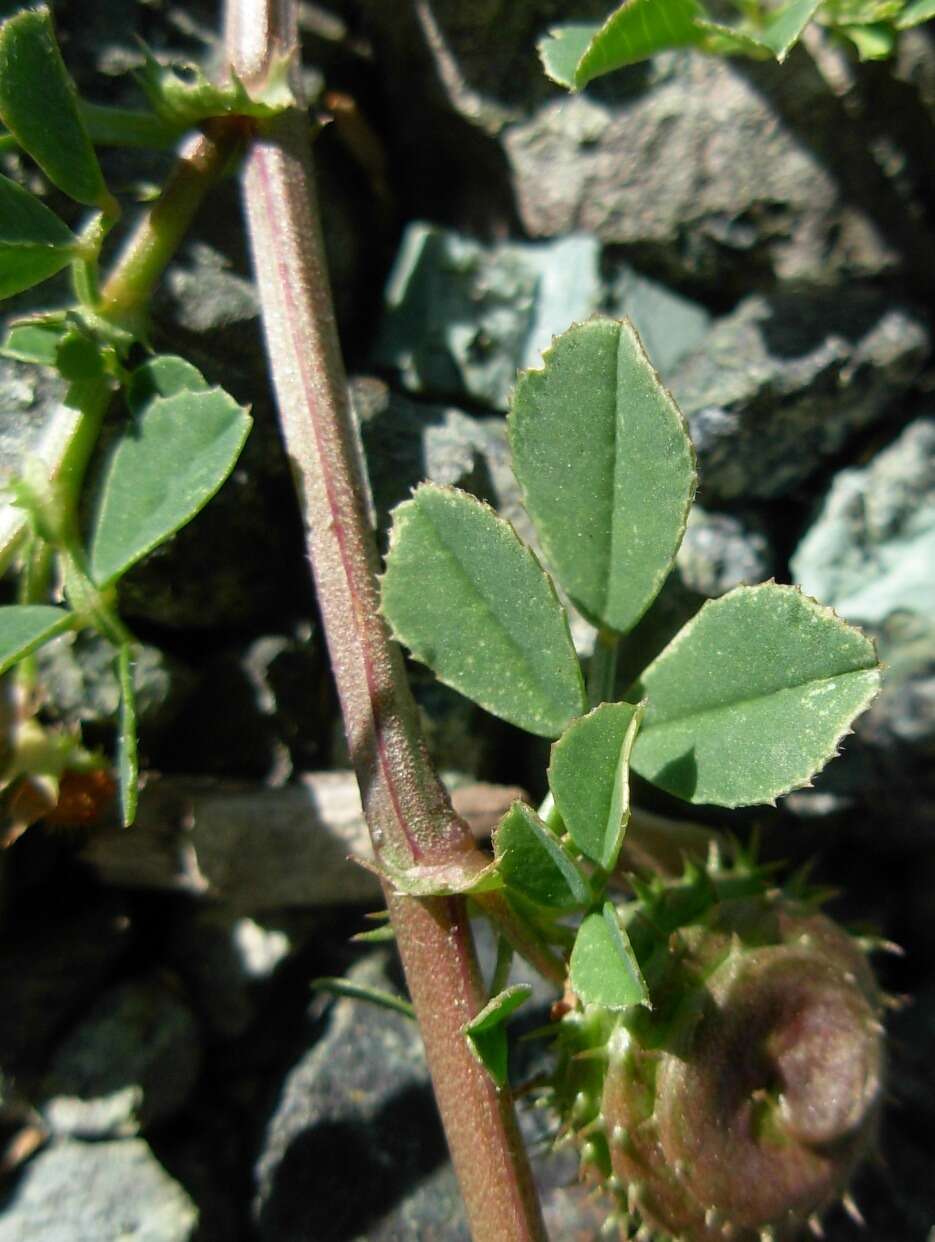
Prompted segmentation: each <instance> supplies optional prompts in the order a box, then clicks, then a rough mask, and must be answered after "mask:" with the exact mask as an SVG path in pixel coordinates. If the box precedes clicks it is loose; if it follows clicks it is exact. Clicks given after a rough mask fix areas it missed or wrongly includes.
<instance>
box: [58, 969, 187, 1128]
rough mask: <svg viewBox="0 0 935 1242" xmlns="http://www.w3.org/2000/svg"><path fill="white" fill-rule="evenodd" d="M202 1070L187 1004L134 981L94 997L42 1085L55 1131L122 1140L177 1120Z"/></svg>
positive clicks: (161, 986)
mask: <svg viewBox="0 0 935 1242" xmlns="http://www.w3.org/2000/svg"><path fill="white" fill-rule="evenodd" d="M200 1067H201V1045H200V1039H199V1033H198V1027H197V1024H196V1022H195V1019H194V1015H193V1014H192V1012H191V1010H190V1009H189V1007H188V1005H187V1004H185V1002H184V1001H183V1000H182V999H181V998H180V997H179V996H178V995H177V993H176V992H175V990H174V989H172V988H170V987H168V986H167V985H166V984H165V983H162V982H160V981H159V980H157V979H155V978H153V979H146V980H134V981H131V982H129V983H124V984H120V985H118V986H117V987H115V988H111V989H110V991H108V992H105V993H104V994H103V996H101V997H99V999H98V1000H97V1002H96V1003H95V1005H94V1006H93V1007H92V1009H91V1010H90V1012H89V1013H87V1014H86V1015H85V1017H84V1018H83V1020H82V1021H81V1022H80V1023H79V1024H78V1026H77V1027H75V1029H74V1030H73V1031H72V1032H71V1033H70V1034H69V1035H68V1036H67V1038H66V1039H65V1040H64V1042H63V1043H62V1044H60V1045H59V1047H58V1048H57V1049H56V1052H55V1054H54V1056H53V1058H52V1063H51V1066H50V1069H49V1072H48V1074H47V1075H46V1077H45V1080H44V1082H43V1084H42V1087H41V1095H42V1098H43V1102H42V1105H41V1112H42V1115H43V1117H44V1118H45V1121H46V1124H47V1125H48V1127H49V1129H50V1131H51V1132H52V1133H53V1134H56V1135H60V1136H68V1137H77V1138H93V1139H103V1138H122V1137H124V1136H126V1135H132V1134H137V1133H139V1132H140V1131H143V1130H147V1129H150V1128H151V1127H152V1126H154V1125H157V1124H159V1123H161V1122H164V1121H167V1120H168V1119H169V1118H171V1117H173V1116H175V1115H176V1114H177V1113H178V1112H179V1111H180V1109H182V1107H183V1106H184V1105H185V1103H186V1102H187V1100H188V1098H189V1095H190V1094H191V1092H192V1089H193V1088H194V1085H195V1082H196V1080H197V1078H198V1073H199V1070H200Z"/></svg>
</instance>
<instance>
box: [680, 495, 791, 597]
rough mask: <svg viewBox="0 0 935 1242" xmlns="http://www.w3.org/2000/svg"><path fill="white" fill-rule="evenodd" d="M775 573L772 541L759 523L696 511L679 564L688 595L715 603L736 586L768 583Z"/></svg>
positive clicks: (693, 509) (729, 515) (722, 514)
mask: <svg viewBox="0 0 935 1242" xmlns="http://www.w3.org/2000/svg"><path fill="white" fill-rule="evenodd" d="M772 573H773V552H772V548H771V547H770V542H769V538H768V536H767V535H766V532H765V530H764V529H763V527H762V526H761V525H759V524H758V523H757V522H756V521H755V519H752V518H744V517H740V516H738V515H737V514H733V513H710V512H708V511H707V510H706V509H703V508H702V507H701V505H694V506H693V507H692V510H691V512H690V513H689V515H688V526H687V528H686V530H685V536H684V538H683V539H682V544H681V547H680V548H679V550H678V555H677V556H676V560H675V574H676V577H677V578H678V579H679V581H680V583H681V585H682V587H683V588H684V589H685V590H686V591H689V592H691V593H692V594H694V595H698V596H703V597H704V598H706V599H715V598H716V597H717V596H719V595H723V594H724V593H725V592H726V591H730V590H732V589H733V588H734V587H736V586H742V585H750V584H752V583H755V582H764V581H765V580H766V579H767V578H769V577H770V576H771V574H772Z"/></svg>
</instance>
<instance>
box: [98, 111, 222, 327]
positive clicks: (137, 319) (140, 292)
mask: <svg viewBox="0 0 935 1242" xmlns="http://www.w3.org/2000/svg"><path fill="white" fill-rule="evenodd" d="M243 137H244V125H243V123H242V122H240V121H238V120H236V119H233V120H232V119H229V118H223V119H222V118H218V119H216V120H214V121H211V122H208V123H206V125H205V128H204V131H203V132H202V133H199V134H196V135H194V136H193V137H192V138H191V139H190V140H189V142H188V143H187V144H186V145H185V147H184V148H183V149H182V151H181V153H180V155H179V159H178V162H177V163H176V166H175V168H174V169H173V172H172V175H171V177H170V178H169V180H168V181H167V183H166V186H165V189H164V190H163V192H162V194H161V195H160V196H159V198H158V199H157V201H156V202H155V203H154V204H153V206H152V207H151V208H150V209H149V210H148V211H147V212H146V214H145V216H144V217H143V220H142V222H141V224H140V225H139V227H138V228H137V229H136V231H135V232H134V233H132V234H131V236H130V238H129V240H128V242H127V244H126V246H125V247H124V250H123V252H122V254H121V255H120V257H119V259H118V260H117V264H116V267H115V268H114V270H113V271H112V272H111V274H110V276H109V277H108V279H107V281H106V282H105V284H104V287H103V289H102V290H101V298H100V302H99V305H98V310H99V311H100V313H101V314H102V315H104V316H105V317H106V318H108V319H112V320H114V321H115V322H117V323H122V324H125V325H126V326H127V327H129V328H130V330H131V331H133V332H135V333H137V334H141V333H142V331H143V329H144V328H145V311H146V307H147V305H148V303H149V300H150V298H151V297H152V294H153V290H154V289H155V287H156V285H157V283H158V282H159V280H160V278H161V277H162V273H163V272H164V271H165V269H166V266H167V265H168V263H169V261H170V260H171V258H172V256H173V255H174V254H175V252H176V250H177V249H178V247H179V245H180V243H181V242H182V240H183V239H184V237H185V235H186V233H187V232H188V230H189V228H190V227H191V223H192V220H193V219H194V217H195V213H196V212H197V210H198V208H199V207H200V206H201V203H202V201H203V199H204V197H205V195H206V194H207V192H208V190H210V188H211V187H212V186H213V185H214V183H215V182H216V181H217V180H218V178H219V177H220V176H221V175H222V174H223V173H224V171H225V169H226V168H227V167H228V166H229V164H230V161H231V159H232V157H233V155H234V154H235V152H236V151H237V148H238V147H239V146H240V144H241V143H242V141H243Z"/></svg>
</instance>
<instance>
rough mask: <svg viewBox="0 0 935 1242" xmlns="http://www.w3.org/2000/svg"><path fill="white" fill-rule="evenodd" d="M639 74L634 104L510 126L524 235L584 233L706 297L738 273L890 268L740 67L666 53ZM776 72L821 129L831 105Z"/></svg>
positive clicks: (559, 107) (559, 108) (575, 104)
mask: <svg viewBox="0 0 935 1242" xmlns="http://www.w3.org/2000/svg"><path fill="white" fill-rule="evenodd" d="M644 72H645V76H644V79H643V83H644V85H643V84H637V83H638V79H637V78H636V75H632V74H631V77H630V82H631V83H633V84H634V85H636V89H635V90H634V89H633V85H631V86H630V90H631V91H632V92H633V93H632V94H631V95H630V97H629V98H626V97H625V98H620V97H619V95H620V94H622V93H623V85H622V83H620V84H618V85H616V86H613V85H611V86H610V87H608V88H607V89H606V91H591V92H588V93H587V94H585V95H580V96H574V97H568V96H566V95H562V96H557V97H555V98H554V99H552V100H550V101H549V102H547V103H545V104H543V105H542V106H540V107H538V108H537V109H535V110H534V111H532V113H531V114H530V115H527V116H524V117H523V118H522V119H520V120H517V121H516V122H514V123H511V124H508V125H507V126H506V127H505V129H504V131H503V134H502V143H503V146H504V149H505V151H506V154H507V157H508V160H509V162H510V167H511V172H512V176H513V184H514V187H515V191H516V195H517V199H518V203H519V212H520V216H521V218H522V220H523V223H524V224H525V226H526V228H527V229H528V230H529V232H530V233H531V234H533V235H534V236H539V237H542V236H546V237H551V236H555V235H556V234H561V233H563V232H565V231H567V230H568V229H569V228H584V229H586V230H588V231H589V232H594V233H596V234H597V236H598V237H600V238H601V240H602V241H604V242H613V243H618V244H623V245H626V246H628V247H630V248H632V249H633V250H635V251H637V252H642V253H645V254H646V255H653V256H655V257H656V259H657V261H658V263H659V265H660V266H661V267H662V268H663V269H664V270H666V271H668V272H670V273H671V274H673V275H677V274H680V275H681V276H682V278H683V279H684V278H691V279H694V280H702V281H704V282H705V283H712V284H714V283H716V282H717V280H718V276H719V275H720V276H724V275H725V274H727V275H731V276H733V275H736V274H737V273H738V271H739V269H740V267H741V266H745V267H746V268H747V269H748V270H753V271H756V270H763V269H766V270H770V271H771V272H772V274H773V276H774V277H775V278H777V279H779V280H781V281H788V282H809V283H813V284H829V283H834V282H835V281H836V280H838V279H840V278H841V276H843V275H846V276H848V277H854V276H857V277H859V276H870V275H879V274H880V273H882V272H885V271H887V270H888V269H890V268H892V266H893V265H894V262H895V259H896V255H895V253H894V251H893V249H892V248H891V247H890V245H889V244H888V242H887V239H886V237H885V235H884V233H883V232H882V231H881V229H880V228H879V227H878V225H877V223H876V222H875V221H874V219H873V218H872V216H871V214H870V213H869V212H868V211H867V210H866V209H864V208H863V207H862V206H861V205H859V204H857V203H855V202H853V201H849V199H848V197H847V196H846V195H845V194H843V193H842V189H841V186H840V184H839V181H838V178H837V177H836V176H835V174H834V171H833V170H832V169H830V168H829V167H828V166H827V163H826V161H825V159H823V158H822V154H823V153H818V152H816V151H815V149H814V146H813V144H811V143H809V142H808V141H803V140H802V138H801V137H800V136H799V134H797V133H796V132H795V129H794V128H792V127H789V126H788V125H787V124H786V123H784V122H785V117H784V116H783V112H782V110H781V107H780V106H778V105H779V101H777V100H776V99H775V98H773V99H771V98H770V97H769V95H768V94H766V93H765V92H763V91H762V90H760V89H758V88H757V87H758V84H757V83H755V82H753V81H751V80H750V76H751V75H750V73H749V71H748V70H747V67H746V66H745V65H744V64H743V63H742V62H733V61H728V60H718V59H715V58H714V57H706V56H701V55H698V54H694V53H677V54H673V53H670V54H667V55H664V56H660V57H658V58H657V59H656V61H655V62H654V64H653V66H652V68H651V69H647V68H646V67H644ZM784 72H785V75H786V83H788V87H787V89H788V90H790V91H792V90H796V91H797V92H798V94H799V96H802V95H805V96H807V97H811V96H813V97H814V114H815V116H816V118H821V119H826V118H827V114H828V111H829V109H828V104H829V102H831V101H830V100H829V99H828V98H827V96H828V92H827V87H825V86H824V84H823V83H822V82H821V81H820V79H817V75H815V74H814V73H811V74H810V73H808V71H807V67H806V71H805V72H802V73H798V66H793V65H790V66H788V67H785V68H784ZM793 79H796V80H795V81H793ZM640 85H643V89H640ZM615 96H616V97H615ZM821 119H818V120H816V124H820V123H821ZM827 119H829V120H830V118H827ZM812 136H814V135H812Z"/></svg>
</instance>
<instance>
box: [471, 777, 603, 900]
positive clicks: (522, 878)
mask: <svg viewBox="0 0 935 1242" xmlns="http://www.w3.org/2000/svg"><path fill="white" fill-rule="evenodd" d="M493 847H494V854H495V855H496V858H497V863H498V867H497V870H498V871H499V873H500V875H501V876H502V877H503V880H504V882H505V883H506V885H507V887H508V888H510V889H513V890H514V891H515V892H519V893H522V895H523V896H524V897H525V898H527V899H528V900H529V901H534V902H535V903H536V904H537V905H540V906H546V907H547V908H548V909H551V910H570V909H574V908H575V907H577V906H585V905H588V904H589V903H590V901H591V900H592V898H591V889H590V886H589V885H588V882H587V880H586V879H585V878H584V876H583V875H582V874H581V872H580V871H579V870H578V868H577V867H576V866H575V864H574V863H573V862H572V860H571V859H570V858H569V857H568V855H567V854H566V853H565V851H564V850H563V849H562V847H561V845H560V844H559V842H558V840H557V839H556V837H555V835H554V833H551V832H549V830H548V828H546V826H545V824H543V822H542V820H541V819H539V817H538V815H537V814H536V813H535V811H534V810H533V809H532V807H530V806H527V805H526V804H525V802H514V803H513V805H512V806H511V807H510V809H509V811H507V813H506V815H504V817H503V819H501V820H500V823H499V824H498V825H497V828H496V831H495V833H494V839H493Z"/></svg>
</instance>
